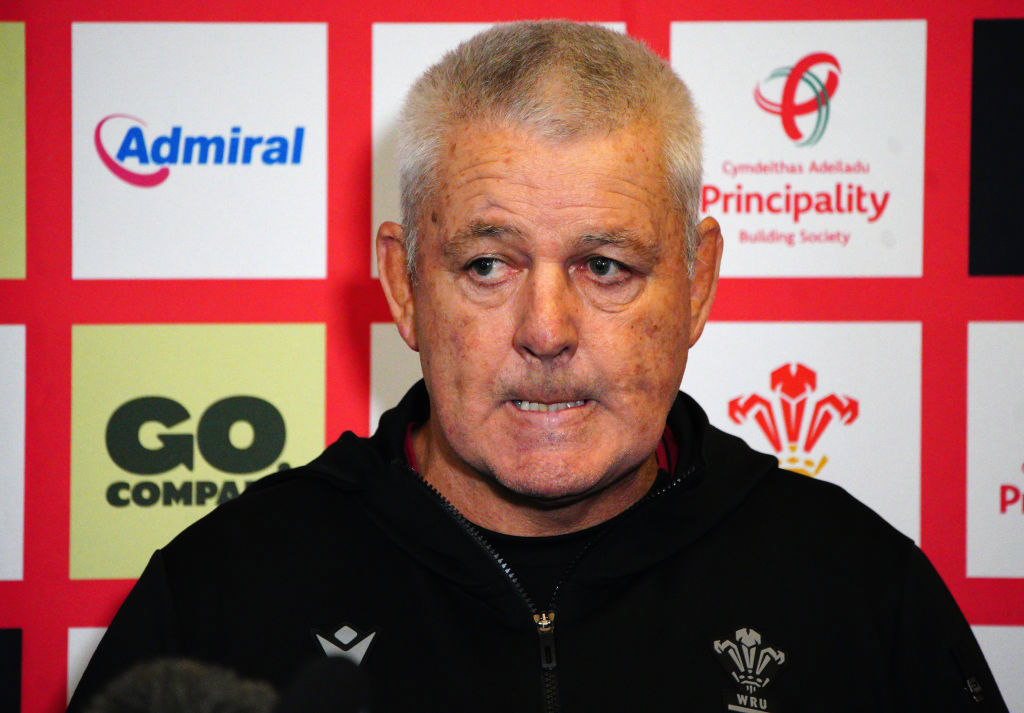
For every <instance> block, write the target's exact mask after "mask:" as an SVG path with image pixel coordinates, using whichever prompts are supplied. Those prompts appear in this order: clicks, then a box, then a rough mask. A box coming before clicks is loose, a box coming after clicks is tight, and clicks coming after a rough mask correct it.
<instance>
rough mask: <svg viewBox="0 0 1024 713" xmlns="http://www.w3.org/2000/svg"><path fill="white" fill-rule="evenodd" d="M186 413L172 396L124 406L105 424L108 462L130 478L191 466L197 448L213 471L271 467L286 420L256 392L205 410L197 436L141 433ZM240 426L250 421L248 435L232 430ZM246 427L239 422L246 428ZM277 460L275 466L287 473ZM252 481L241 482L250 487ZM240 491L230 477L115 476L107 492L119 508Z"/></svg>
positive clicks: (221, 497) (211, 498)
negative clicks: (245, 438)
mask: <svg viewBox="0 0 1024 713" xmlns="http://www.w3.org/2000/svg"><path fill="white" fill-rule="evenodd" d="M189 418H191V414H189V412H188V410H187V409H186V408H185V407H184V406H182V405H181V404H180V403H178V402H177V401H174V400H173V399H169V398H165V397H163V396H143V397H141V398H137V399H132V400H131V401H128V402H126V403H124V404H122V405H121V406H120V407H119V408H118V409H117V410H116V411H114V413H113V414H112V415H111V417H110V420H109V421H108V422H107V428H106V448H107V453H108V454H109V455H110V458H111V460H112V461H113V462H114V463H115V464H116V465H117V466H118V467H119V468H121V469H122V470H125V471H127V472H129V473H132V474H134V475H142V476H146V475H159V474H163V473H168V472H170V471H172V470H174V469H175V468H177V467H178V466H184V467H185V468H186V469H187V470H189V471H191V470H193V469H194V460H195V451H196V450H198V451H199V454H200V455H201V456H202V457H203V459H204V460H205V461H206V463H208V464H209V465H210V466H212V467H213V468H215V469H217V470H219V471H221V472H224V473H231V474H233V475H245V474H256V473H258V472H259V471H262V470H264V469H265V468H267V467H269V466H271V465H272V464H273V463H274V461H276V460H277V458H278V457H279V456H280V455H281V453H282V451H283V450H284V444H285V424H284V418H282V416H281V413H280V411H278V410H277V408H275V407H274V405H273V404H271V403H270V402H268V401H264V400H263V399H260V398H256V397H254V396H231V397H228V398H225V399H221V400H220V401H217V402H216V403H214V404H212V405H211V406H210V407H209V408H207V409H206V410H205V411H204V412H203V413H202V415H201V416H200V417H199V420H198V422H197V424H196V429H195V435H193V434H191V433H181V432H176V433H174V432H161V433H158V434H156V440H157V441H158V442H159V443H160V445H159V446H157V447H151V446H148V445H146V444H144V443H143V440H144V439H143V437H142V432H143V430H144V429H147V428H149V427H150V426H152V425H158V426H161V427H163V428H164V429H171V428H174V427H176V426H179V425H181V424H183V423H185V422H186V421H187V420H188V419H189ZM239 424H247V426H248V430H250V431H251V440H250V442H249V443H248V445H246V446H244V447H243V446H239V445H237V444H236V441H239V440H242V439H241V438H240V437H239V436H238V434H237V433H233V431H234V430H236V429H237V427H238V426H239ZM243 428H244V427H243ZM288 467H289V466H288V464H287V463H279V464H278V465H277V469H278V470H286V469H287V468H288ZM251 482H252V481H246V482H245V483H244V486H245V487H247V486H248V485H249V484H250V483H251ZM237 495H238V484H237V483H236V482H235V481H234V480H224V481H222V482H221V483H217V482H215V481H210V480H198V481H190V480H186V481H184V482H180V483H179V482H175V481H171V480H164V481H160V482H158V481H154V480H140V481H135V482H133V483H129V482H127V481H123V480H121V481H116V482H113V483H111V484H110V485H109V486H108V487H107V490H106V500H107V502H108V503H109V504H110V505H112V506H114V507H118V508H122V507H127V506H129V505H132V504H134V505H138V506H142V507H150V506H153V505H157V504H160V505H164V506H171V505H205V504H206V503H208V502H213V503H216V504H218V505H220V504H221V503H223V502H225V501H227V500H230V499H231V498H233V497H236V496H237Z"/></svg>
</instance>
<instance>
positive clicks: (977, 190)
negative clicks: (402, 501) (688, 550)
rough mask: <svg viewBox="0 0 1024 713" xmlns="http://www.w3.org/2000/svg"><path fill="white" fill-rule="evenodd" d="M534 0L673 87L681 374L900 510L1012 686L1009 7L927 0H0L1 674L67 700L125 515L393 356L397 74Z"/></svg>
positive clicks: (123, 545)
mask: <svg viewBox="0 0 1024 713" xmlns="http://www.w3.org/2000/svg"><path fill="white" fill-rule="evenodd" d="M552 16H554V17H570V18H573V19H580V20H588V21H594V22H601V23H605V24H607V25H608V26H610V27H612V28H613V29H616V30H618V31H623V32H628V33H629V34H631V35H633V36H635V37H638V38H640V39H642V40H644V41H645V42H647V43H648V44H649V45H650V46H651V47H652V48H653V49H654V50H655V51H657V52H658V53H660V54H662V55H663V56H665V57H666V58H667V59H669V60H670V61H671V63H672V65H673V66H674V67H675V68H676V69H677V71H678V72H679V73H680V75H682V76H683V77H684V79H686V80H687V81H688V83H689V84H690V86H691V88H692V89H693V92H694V94H695V96H696V99H697V101H698V104H699V106H700V108H701V112H702V118H703V122H704V124H705V127H706V160H705V188H704V191H703V195H702V203H703V207H702V208H703V211H704V212H705V213H707V214H709V215H714V216H716V217H717V218H718V219H719V220H720V222H721V223H722V225H723V228H724V234H725V236H726V250H725V257H724V262H723V267H722V275H723V278H722V282H721V285H720V287H719V293H718V298H717V303H716V305H715V309H714V313H713V321H712V322H711V323H710V324H709V325H708V327H707V330H706V332H705V335H704V337H703V339H702V341H701V343H700V344H699V345H698V346H697V348H696V349H695V350H694V352H693V353H692V357H691V362H690V366H689V368H688V370H687V374H686V377H685V378H684V381H683V388H684V389H685V390H687V391H689V392H690V393H692V394H693V395H694V396H695V397H696V398H697V399H698V400H699V401H700V402H701V403H702V404H703V405H704V407H705V408H706V409H707V411H708V413H709V414H710V417H711V420H712V421H713V422H714V423H716V424H717V425H718V426H720V427H722V428H725V429H726V430H729V431H732V432H735V433H737V434H739V435H741V436H743V437H744V438H746V439H747V440H748V441H749V442H750V443H751V444H752V445H753V446H755V447H757V448H759V449H762V450H766V451H771V452H775V453H776V454H777V455H778V457H779V459H780V461H781V462H782V463H783V465H784V466H785V467H789V468H792V469H794V470H798V471H801V472H804V473H807V474H808V477H817V478H822V479H825V480H830V481H834V482H837V483H840V484H841V485H843V486H844V487H846V488H847V489H848V490H850V491H851V492H852V493H854V494H855V495H857V496H858V497H860V498H861V499H863V500H864V501H865V502H867V503H868V504H869V505H870V506H872V507H873V508H874V509H876V510H877V511H878V512H879V513H880V514H882V515H883V516H884V517H885V518H887V519H888V520H889V521H890V522H891V523H892V524H893V525H895V526H896V527H897V528H898V529H900V530H901V531H902V532H904V533H906V534H907V535H908V536H910V537H912V538H913V539H914V540H915V541H917V542H918V543H919V544H920V545H921V546H922V547H923V548H924V550H925V551H926V552H927V553H928V555H929V556H930V557H931V559H932V561H933V562H934V563H935V565H936V566H937V568H938V569H939V571H940V572H941V574H942V576H943V577H944V578H945V580H946V582H947V583H948V584H949V586H950V588H951V590H952V591H953V593H954V595H955V596H956V598H957V600H958V601H959V603H960V605H961V606H962V608H963V610H964V612H965V613H966V615H967V618H968V619H969V620H970V622H971V624H972V625H973V626H974V627H975V631H976V633H977V635H978V638H979V639H980V641H981V644H982V647H983V648H984V649H985V651H986V653H987V654H988V656H989V659H990V662H991V664H992V666H993V668H994V670H995V672H996V675H997V678H998V679H999V680H1000V683H1001V685H1002V686H1003V688H1004V689H1005V693H1006V695H1007V698H1008V699H1009V701H1010V704H1011V709H1014V710H1016V711H1024V683H1022V680H1024V677H1022V676H1020V663H1021V661H1022V660H1024V277H1022V276H1021V274H1022V273H1024V269H1022V268H1021V260H1020V259H1019V255H1024V241H1022V237H1024V236H1022V234H1021V232H1020V221H1019V219H1018V220H1017V222H1016V223H1013V221H1012V219H1010V220H1009V222H1005V221H1004V222H1002V223H1000V221H999V220H995V221H990V222H989V223H988V224H985V223H983V222H981V221H980V218H979V220H978V222H976V220H975V218H976V217H978V216H982V215H986V216H990V217H991V216H993V215H996V216H998V208H999V206H1003V207H1004V209H1005V210H1006V213H1007V215H1011V216H1012V215H1013V209H1014V208H1015V204H1016V203H1019V200H1018V201H1014V197H1015V196H1016V195H1017V194H1018V193H1020V189H1021V182H1020V180H1019V179H1015V178H1012V176H1013V174H1010V175H1011V178H1010V179H1009V180H1008V181H1007V180H1002V181H1001V180H1000V179H999V178H998V176H997V177H996V178H995V179H992V178H991V177H990V178H989V179H986V178H985V174H984V169H985V168H986V167H989V166H999V165H1002V166H1009V167H1010V168H1011V169H1012V166H1013V165H1014V161H1016V162H1019V156H1020V152H1021V148H1020V143H1018V144H1017V145H1016V147H1014V146H1013V145H1004V144H1001V143H999V142H1000V141H1002V139H1001V138H999V134H998V131H997V129H998V127H1000V126H1003V125H1005V123H1006V121H1008V120H1009V119H1008V118H1007V117H1008V116H1009V114H1012V112H1009V114H1008V113H1007V112H1008V110H1007V109H1006V108H1005V107H1002V105H1000V104H999V97H1001V96H1006V95H1007V94H1010V95H1013V94H1014V92H1016V96H1020V92H1021V89H1020V86H1019V85H1018V86H1017V88H1016V89H1015V90H1014V89H1013V88H1012V87H1011V88H1009V89H1008V88H1007V87H1005V86H1002V87H1000V86H995V87H993V86H991V85H993V83H995V84H998V81H997V80H993V79H992V77H999V76H1001V75H999V74H998V73H995V74H993V73H992V72H990V71H987V70H986V71H981V68H982V64H981V62H982V59H983V58H980V55H979V52H981V51H982V50H983V49H984V48H985V47H997V48H999V47H1003V45H1005V46H1006V52H1010V53H1011V54H1009V55H1007V54H1005V53H1004V54H1000V53H999V52H996V53H995V54H994V59H993V57H991V56H990V57H988V59H985V60H984V61H988V62H990V63H991V62H994V63H995V65H999V64H1000V63H1002V64H1003V65H1006V64H1007V63H1010V64H1011V66H1012V61H1011V60H1008V59H1007V57H1013V56H1019V54H1018V55H1012V51H1015V50H1014V48H1015V47H1019V46H1021V45H1024V32H1022V29H1021V28H1022V25H1024V23H1022V22H1021V21H1020V19H1019V18H1021V17H1024V9H1022V8H1021V6H1020V5H1019V4H1018V3H1016V2H1012V1H1006V2H995V1H991V2H981V1H971V2H963V3H947V2H940V1H939V0H935V1H934V2H927V1H925V0H916V1H915V0H908V1H907V2H903V3H899V4H898V5H897V4H893V3H891V2H865V1H864V0H858V1H857V2H852V1H850V2H834V3H829V4H828V5H823V4H821V3H820V2H809V1H806V0H789V1H787V2H776V1H772V2H763V3H756V4H755V3H746V2H739V1H738V0H737V1H730V0H716V2H714V3H706V2H698V3H690V4H680V3H670V2H667V1H656V2H644V3H641V2H639V1H638V0H633V1H628V2H621V1H618V0H616V1H614V2H612V1H605V0H587V1H586V2H581V1H576V0H572V1H564V2H560V1H558V0H547V1H546V2H530V1H528V2H522V3H519V4H518V7H517V8H515V9H514V10H513V9H511V8H509V7H507V6H506V5H505V4H504V3H495V2H490V1H489V0H483V1H481V2H473V3H467V2H464V0H435V1H434V2H432V3H429V4H424V3H413V2H393V1H391V0H385V2H381V3H364V4H353V6H349V5H348V4H345V3H330V2H321V1H320V0H312V1H310V2H305V3H279V2H271V1H260V0H257V1H255V2H246V3H242V2H229V3H207V2H194V1H193V0H182V1H180V2H176V3H167V4H164V5H162V6H161V7H159V8H153V7H145V6H144V5H143V4H139V3H134V2H126V1H114V0H102V1H99V2H85V1H84V0H81V1H71V2H49V1H46V0H35V1H33V2H29V1H28V0H26V1H25V2H11V1H10V0H4V1H3V2H0V145H2V153H3V154H4V155H3V157H2V158H0V244H2V249H0V708H2V709H3V710H17V709H18V708H19V706H20V709H21V710H23V711H55V710H59V709H61V708H62V706H63V705H64V704H65V702H66V698H67V695H68V692H69V691H70V690H72V688H73V686H74V685H75V682H76V680H77V677H78V676H79V675H80V673H81V669H82V667H83V666H84V663H85V661H86V660H87V659H88V656H89V654H90V653H91V651H92V648H93V647H94V646H95V643H96V641H97V640H98V637H99V636H100V635H101V634H102V631H103V627H105V626H106V625H107V623H108V622H109V620H110V617H111V616H112V614H113V613H114V611H115V609H116V608H117V606H118V604H119V602H120V600H121V599H122V598H123V597H124V595H125V594H126V592H127V591H128V589H129V587H130V586H131V584H132V582H133V581H134V578H135V577H137V576H138V574H139V572H140V571H141V569H142V567H143V565H144V563H145V561H146V560H147V558H148V556H149V554H150V553H151V552H152V550H153V549H154V548H156V547H159V546H161V545H162V544H163V543H165V542H166V541H167V540H168V539H169V538H170V537H172V536H173V534H174V533H175V532H177V531H178V530H180V529H181V528H182V527H184V526H185V525H187V524H188V523H189V522H191V521H192V520H194V519H195V518H197V517H199V516H201V515H202V514H203V513H205V512H208V511H209V510H210V509H212V508H213V507H216V505H217V503H219V502H222V501H224V500H225V499H228V498H230V497H233V496H234V495H235V494H237V493H238V492H240V491H241V490H243V489H244V488H245V485H246V483H247V482H250V481H252V480H254V479H255V478H257V477H259V476H261V475H264V474H266V473H270V472H273V471H275V470H277V469H279V468H285V467H288V466H289V465H296V464H299V463H302V462H304V461H306V460H308V459H310V458H312V457H313V456H315V455H316V454H317V453H318V452H319V450H320V449H321V448H322V447H323V446H324V445H325V443H326V442H327V441H329V440H333V438H335V437H336V436H337V435H338V434H339V433H340V432H341V431H342V430H344V429H353V430H355V431H356V432H357V433H360V434H368V433H369V432H370V431H371V430H372V429H373V424H375V422H376V419H377V417H378V416H379V414H380V412H381V411H382V410H383V409H385V408H387V407H388V406H389V405H390V404H392V403H394V402H395V401H396V400H397V398H398V397H399V396H400V395H401V393H402V392H403V391H404V389H405V388H406V387H407V386H408V385H409V384H411V383H412V382H413V381H414V380H415V379H416V378H417V371H418V364H417V361H416V358H415V355H414V354H413V353H411V352H409V351H408V350H407V349H406V348H405V346H404V344H402V343H401V341H400V339H399V338H398V335H397V333H396V332H395V330H394V328H393V326H391V325H390V324H389V315H388V312H387V308H386V305H385V302H384V299H383V297H382V295H381V293H380V289H379V286H378V284H377V279H376V277H375V266H374V264H373V258H372V254H371V245H372V235H373V233H374V230H375V227H376V225H377V224H378V223H379V222H380V221H381V220H384V219H395V218H397V217H398V199H397V187H396V180H395V135H394V119H395V116H396V113H397V111H398V106H399V103H400V100H401V97H402V95H403V93H404V91H405V89H406V88H407V87H408V85H409V84H410V82H411V81H412V80H413V78H414V77H415V76H416V75H417V74H418V73H419V72H420V71H421V70H422V69H423V68H424V67H425V66H427V65H428V64H429V63H431V62H433V61H435V60H436V59H438V58H440V56H441V55H442V54H443V53H444V52H445V51H446V50H447V49H449V48H451V47H453V46H454V45H455V44H457V43H458V42H459V41H461V40H462V39H464V38H466V37H468V36H470V35H471V34H473V33H474V32H476V31H477V30H479V29H481V28H483V27H486V26H487V24H488V23H491V22H496V21H502V20H510V19H518V18H532V17H552ZM1014 18H1017V19H1016V20H1015V19H1014ZM989 20H999V21H998V22H990V21H989ZM982 40H984V41H982ZM999 42H1002V43H1003V45H999V44H998V43H999ZM1000 51H1002V50H1000ZM1016 51H1018V53H1019V50H1016ZM989 54H990V55H991V54H992V53H991V52H990V53H989ZM986 66H987V65H986ZM1016 66H1019V65H1016ZM1011 74H1016V70H1014V71H1013V72H1011ZM986 87H987V89H986ZM986 91H987V92H988V93H987V94H986V93H985V92H986ZM815 96H817V97H818V98H819V99H818V100H816V99H815ZM1001 107H1002V108H1001ZM1018 112H1019V107H1018ZM985 121H987V122H989V123H988V124H983V122H985ZM983 125H984V126H990V125H991V126H994V127H996V129H991V130H990V129H984V130H982V128H980V127H982V126H983ZM972 126H973V127H974V135H973V143H972ZM986 147H987V149H986ZM985 150H988V154H985V153H984V151H985ZM972 152H973V153H972ZM1014 153H1016V156H1017V158H1016V159H1014V158H1013V156H1014ZM972 155H973V162H972ZM985 156H987V157H988V158H985ZM993 157H994V158H993ZM1007 173H1009V172H1007ZM1000 196H1001V197H1000ZM983 201H987V203H983ZM984 206H995V208H993V209H991V210H989V209H987V208H986V209H983V208H984ZM1007 206H1008V208H1006V207H1007ZM993 210H995V211H996V212H995V213H993V212H992V211H993ZM1008 232H1009V233H1010V237H1009V238H1007V236H1006V233H1008ZM1008 239H1009V240H1011V243H1009V244H1010V248H1009V251H1008V252H1006V251H1005V246H1006V245H1007V244H1008V243H1007V242H1006V241H1007V240H1008ZM1000 241H1002V242H1000ZM1000 245H1002V246H1003V248H1000ZM1000 249H1004V253H1002V254H1001V253H999V252H998V251H999V250H1000ZM986 255H989V256H990V257H991V256H992V255H995V258H994V259H990V260H989V261H988V262H987V263H986V262H985V260H984V257H985V256H986ZM1015 256H1018V257H1017V258H1015ZM1015 259H1016V262H1015ZM225 566H228V567H230V563H225ZM737 575H738V576H742V572H737Z"/></svg>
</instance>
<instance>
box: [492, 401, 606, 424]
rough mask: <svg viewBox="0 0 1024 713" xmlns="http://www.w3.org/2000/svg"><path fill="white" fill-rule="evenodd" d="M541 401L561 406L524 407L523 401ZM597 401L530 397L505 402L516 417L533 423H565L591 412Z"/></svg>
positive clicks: (549, 404) (541, 402)
mask: <svg viewBox="0 0 1024 713" xmlns="http://www.w3.org/2000/svg"><path fill="white" fill-rule="evenodd" d="M527 402H528V403H540V404H544V405H546V406H548V407H550V406H551V405H553V404H557V405H558V406H560V408H556V409H550V408H549V410H541V409H534V408H532V407H531V408H529V409H526V408H523V407H522V404H523V403H527ZM595 403H596V402H595V401H594V400H593V399H586V398H584V399H573V400H566V401H561V400H548V399H544V400H540V399H538V400H536V401H532V400H529V399H509V400H508V401H506V402H505V404H506V405H507V406H508V409H509V411H510V412H511V414H512V416H513V417H514V418H518V419H525V420H526V421H529V422H532V423H538V422H544V423H559V424H565V423H568V422H572V421H575V420H576V419H579V418H582V417H584V416H585V415H586V414H587V413H589V412H590V410H591V408H592V407H593V406H594V404H595Z"/></svg>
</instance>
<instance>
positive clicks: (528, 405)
mask: <svg viewBox="0 0 1024 713" xmlns="http://www.w3.org/2000/svg"><path fill="white" fill-rule="evenodd" d="M512 403H513V404H515V407H516V408H517V409H519V410H520V411H545V412H550V411H561V410H562V409H564V408H573V407H574V406H582V405H583V404H584V403H586V401H585V400H581V401H562V402H560V403H557V404H542V403H538V402H536V401H522V400H516V399H514V400H513V401H512Z"/></svg>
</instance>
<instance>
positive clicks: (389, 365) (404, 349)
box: [370, 322, 423, 431]
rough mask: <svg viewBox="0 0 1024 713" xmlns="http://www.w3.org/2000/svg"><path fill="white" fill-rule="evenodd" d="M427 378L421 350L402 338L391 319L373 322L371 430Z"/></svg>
mask: <svg viewBox="0 0 1024 713" xmlns="http://www.w3.org/2000/svg"><path fill="white" fill-rule="evenodd" d="M421 378H423V372H422V370H421V369H420V357H419V354H418V353H416V352H414V351H413V350H412V349H410V348H409V347H408V345H406V343H405V342H404V341H403V340H402V337H401V336H400V335H399V334H398V329H397V328H396V327H395V325H394V324H392V323H391V322H386V323H378V324H371V325H370V430H371V431H376V430H377V422H378V421H379V420H380V416H381V414H382V413H384V412H385V411H387V410H388V409H389V408H392V407H394V406H395V404H397V403H398V402H399V401H400V400H401V398H402V397H403V396H404V395H405V392H406V391H408V390H409V387H410V386H412V385H413V384H415V383H416V382H417V381H419V380H420V379H421Z"/></svg>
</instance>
